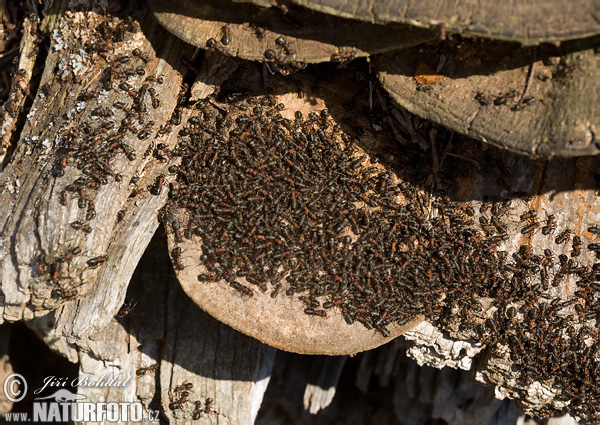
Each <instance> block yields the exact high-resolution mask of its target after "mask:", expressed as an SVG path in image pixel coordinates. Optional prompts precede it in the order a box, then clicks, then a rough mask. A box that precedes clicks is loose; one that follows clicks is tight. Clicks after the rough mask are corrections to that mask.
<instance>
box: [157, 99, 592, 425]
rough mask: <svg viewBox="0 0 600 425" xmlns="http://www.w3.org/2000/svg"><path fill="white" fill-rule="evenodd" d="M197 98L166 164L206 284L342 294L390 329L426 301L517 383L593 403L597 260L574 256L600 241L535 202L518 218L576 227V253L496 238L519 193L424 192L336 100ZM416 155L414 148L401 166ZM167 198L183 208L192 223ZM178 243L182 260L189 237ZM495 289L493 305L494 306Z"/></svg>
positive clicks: (354, 309) (331, 301)
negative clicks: (363, 147) (505, 358)
mask: <svg viewBox="0 0 600 425" xmlns="http://www.w3.org/2000/svg"><path fill="white" fill-rule="evenodd" d="M194 109H195V110H194V111H193V113H192V114H191V117H190V118H189V120H188V121H187V123H185V124H184V127H183V129H182V130H181V131H180V132H179V136H180V140H179V145H178V147H177V148H176V149H175V150H173V151H172V152H171V154H172V155H174V156H176V157H180V158H181V165H180V166H179V167H173V168H172V169H171V170H170V171H171V172H172V173H174V174H175V175H176V177H177V180H176V182H175V183H173V184H172V185H171V187H170V189H171V191H170V200H169V202H168V203H167V205H166V206H165V207H164V208H163V210H162V213H161V216H162V218H163V222H164V223H165V225H166V226H167V228H168V229H169V231H171V232H173V233H174V239H175V241H176V243H177V242H182V241H183V240H184V239H192V240H195V239H196V238H197V239H198V240H200V241H201V243H202V255H201V256H200V258H198V261H199V262H200V263H202V264H203V265H204V266H206V269H207V271H208V272H207V273H203V274H200V275H198V281H199V284H202V282H205V281H219V280H220V281H223V282H224V284H227V285H229V286H230V287H231V288H232V290H234V291H237V292H239V293H240V294H241V295H242V296H245V297H249V298H250V297H253V296H255V294H256V291H259V292H261V293H265V294H268V295H269V296H271V297H273V298H275V297H277V296H280V294H284V295H285V296H291V297H295V298H297V299H298V300H299V301H300V302H302V303H304V306H305V310H304V312H305V313H306V314H308V315H313V316H319V317H322V318H326V317H327V316H328V314H329V312H330V311H331V310H332V309H335V310H337V311H340V312H341V314H342V315H343V317H344V319H345V320H346V322H347V323H349V324H351V323H354V322H360V323H361V324H362V325H364V326H365V327H366V328H368V329H375V330H377V331H378V332H380V333H381V334H382V335H384V336H386V335H389V331H388V329H387V326H388V325H389V324H390V323H397V324H405V323H407V322H408V321H410V320H411V318H413V317H415V316H417V315H425V317H427V319H428V320H430V321H432V322H435V323H437V324H439V325H440V326H441V327H443V326H445V325H447V326H451V327H452V326H457V327H458V328H459V330H460V331H461V332H463V334H466V335H468V336H469V338H470V339H471V340H473V341H476V342H479V343H482V344H485V345H487V346H489V347H492V348H493V347H500V346H507V347H508V348H509V350H510V352H511V358H512V359H513V362H514V365H515V366H514V367H515V369H516V370H517V371H518V373H517V380H518V382H519V383H520V384H519V385H521V386H522V388H527V387H528V385H529V384H531V383H532V382H534V381H541V382H544V383H546V384H547V385H548V386H550V387H551V388H553V389H554V390H556V391H557V392H558V393H559V394H560V395H559V396H558V397H557V399H556V400H558V401H561V402H562V401H565V402H566V401H572V402H571V404H570V405H569V406H568V407H566V404H567V403H563V404H562V405H563V406H565V407H564V410H565V411H567V410H568V411H569V412H570V413H571V414H575V415H580V414H584V413H585V416H586V417H588V418H589V417H593V416H594V414H595V412H596V407H595V403H594V402H593V400H596V398H597V389H596V388H595V385H594V382H597V380H598V378H600V358H599V357H600V356H599V354H600V353H598V352H597V348H596V346H595V345H594V344H590V342H591V341H595V340H597V338H598V334H597V329H596V328H595V327H594V326H593V325H592V323H593V321H594V320H597V319H598V318H599V317H598V313H599V312H600V309H599V307H600V305H599V304H598V298H597V297H596V296H595V295H594V293H595V291H596V287H597V286H598V283H597V281H598V280H599V278H600V263H596V264H593V265H590V266H586V265H581V264H578V263H577V262H576V259H577V258H578V257H579V256H580V254H581V252H582V249H588V250H591V251H593V252H594V255H595V256H596V257H600V249H599V248H598V244H595V243H592V244H588V245H587V246H584V244H583V243H582V241H581V238H580V237H579V236H578V235H573V234H572V232H571V231H570V230H569V229H561V230H560V231H559V230H558V229H557V221H556V218H555V217H554V215H548V216H547V217H546V218H544V219H539V218H538V217H537V213H536V211H535V210H530V211H527V212H525V213H524V214H523V215H522V216H521V217H519V221H518V222H520V225H519V229H520V232H521V233H522V234H523V235H525V236H531V235H533V234H534V233H536V232H537V231H538V230H539V231H541V233H542V234H543V235H544V236H548V237H549V238H553V239H554V241H555V244H556V245H557V246H560V245H562V244H565V243H569V242H570V243H571V244H572V249H571V253H570V255H566V254H560V255H555V254H554V253H553V252H552V250H550V249H546V250H545V251H544V252H540V253H537V252H535V251H534V250H533V249H532V248H531V246H529V245H523V246H522V247H521V248H520V249H519V250H518V252H514V253H508V252H505V251H502V250H501V248H500V246H501V244H502V243H503V242H505V241H507V240H508V239H509V235H508V230H507V224H508V223H509V222H510V221H511V220H514V219H513V218H511V214H510V209H511V203H510V201H504V202H502V201H495V202H492V201H487V202H483V203H482V206H481V208H480V210H479V212H476V211H475V210H474V209H473V207H471V206H468V205H466V204H463V203H461V202H457V201H453V200H452V199H451V198H450V197H449V196H447V195H445V194H443V193H440V194H437V195H433V196H432V197H431V198H430V199H428V200H427V199H425V198H424V197H423V196H422V193H421V192H420V190H419V189H418V186H417V185H416V184H414V183H411V181H410V179H409V178H408V179H406V180H398V178H397V175H396V174H395V173H396V170H397V169H398V168H401V167H398V168H396V167H384V169H383V171H382V168H381V167H380V166H374V165H373V163H371V162H370V160H369V159H368V158H367V157H366V156H364V155H362V154H361V152H360V149H358V145H357V140H356V138H355V137H354V136H352V135H350V134H348V133H346V132H344V131H343V130H342V128H341V127H340V126H339V125H338V124H336V123H335V122H334V121H333V120H332V119H331V116H330V114H329V112H328V111H327V110H322V111H320V112H311V113H310V114H309V115H308V116H307V117H305V116H304V115H303V114H302V113H300V112H296V113H295V118H294V119H287V118H283V116H282V115H281V111H283V110H284V109H285V105H283V104H279V103H277V102H276V101H275V97H274V96H272V95H264V96H246V95H235V96H225V95H223V94H216V95H214V96H213V97H211V98H209V99H206V100H203V101H200V102H199V103H197V104H195V105H194ZM420 155H422V153H414V152H413V153H410V152H407V153H405V155H404V156H405V158H406V159H405V164H404V166H405V167H406V169H410V168H411V167H412V168H414V164H415V163H418V162H419V160H418V158H419V156H420ZM426 204H428V205H429V206H427V205H426ZM425 206H427V208H426V207H425ZM173 207H178V208H181V209H184V210H186V211H187V213H186V214H187V217H186V220H185V221H184V222H180V221H179V220H177V219H176V218H175V217H174V216H173V214H172V213H171V212H170V210H171V208H173ZM431 208H433V209H435V211H436V214H434V215H432V214H430V212H429V211H430V209H431ZM476 216H478V217H477V218H476ZM596 229H597V227H595V226H594V225H590V227H589V229H588V230H589V232H590V233H594V234H597V231H596ZM172 258H173V261H174V263H175V266H176V268H178V269H180V270H181V269H182V268H183V267H184V265H183V263H182V261H181V250H180V249H178V248H175V249H173V251H172ZM569 276H570V277H571V278H574V279H577V287H578V290H577V291H576V292H575V294H574V298H572V299H571V300H568V301H564V300H561V299H559V298H556V297H555V296H552V295H551V294H552V293H553V291H554V292H555V291H556V288H558V287H559V286H560V285H561V284H564V282H565V280H566V279H567V277H569ZM544 299H547V302H544V301H543V300H544ZM484 300H488V301H484ZM540 300H542V302H540ZM486 302H491V306H492V307H493V308H489V307H488V310H489V311H493V313H490V315H489V317H487V319H484V318H482V317H484V316H483V314H482V311H483V310H484V305H486V306H487V304H486ZM573 309H575V311H576V315H572V314H570V312H571V311H572V310H573ZM478 317H479V318H481V319H477V318H478ZM469 318H472V319H469ZM590 321H591V322H590ZM492 351H493V352H495V351H494V350H492ZM534 353H535V354H534ZM498 356H500V354H498ZM578 397H584V399H585V400H587V401H588V402H587V403H578V402H575V401H574V400H576V399H577V398H578ZM559 413H565V412H563V411H560V409H559V410H555V411H552V408H551V407H549V408H548V410H547V411H544V412H542V414H559Z"/></svg>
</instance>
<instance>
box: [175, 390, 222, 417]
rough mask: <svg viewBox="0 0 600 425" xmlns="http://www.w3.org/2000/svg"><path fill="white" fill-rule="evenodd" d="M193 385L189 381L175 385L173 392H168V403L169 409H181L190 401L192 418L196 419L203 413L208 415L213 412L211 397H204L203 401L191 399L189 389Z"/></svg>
mask: <svg viewBox="0 0 600 425" xmlns="http://www.w3.org/2000/svg"><path fill="white" fill-rule="evenodd" d="M193 387H194V385H193V384H192V383H191V382H184V383H183V384H181V385H178V386H176V387H175V388H174V389H173V392H172V393H170V398H171V402H170V403H169V409H171V410H174V411H175V410H182V409H184V406H185V405H186V404H187V403H192V405H193V406H194V409H193V410H192V420H194V421H197V420H199V419H200V418H202V417H203V416H204V415H208V414H209V413H211V412H214V408H213V399H212V398H210V397H206V398H205V399H204V401H201V400H196V401H193V402H192V401H191V400H190V399H189V397H190V391H191V389H192V388H193Z"/></svg>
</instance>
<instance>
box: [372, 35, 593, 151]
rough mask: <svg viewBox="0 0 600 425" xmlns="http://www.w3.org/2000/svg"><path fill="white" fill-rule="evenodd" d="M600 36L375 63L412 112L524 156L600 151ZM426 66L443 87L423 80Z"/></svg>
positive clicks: (389, 57)
mask: <svg viewBox="0 0 600 425" xmlns="http://www.w3.org/2000/svg"><path fill="white" fill-rule="evenodd" d="M598 45H600V38H598V37H596V38H591V39H588V40H585V41H577V42H569V43H564V44H563V45H561V47H560V48H556V47H553V46H540V47H532V48H523V47H520V46H518V45H515V44H514V43H503V42H495V41H482V40H460V41H456V42H450V41H448V42H444V43H441V44H439V43H434V44H431V45H428V46H426V47H419V48H418V49H416V48H415V49H406V50H402V51H399V52H395V53H390V54H385V55H381V56H378V57H377V58H374V61H373V66H374V68H375V69H376V70H377V71H378V72H379V79H380V80H381V82H382V83H383V86H384V88H385V89H386V90H387V91H388V92H389V93H390V94H391V95H392V97H393V98H394V100H395V101H396V102H398V104H400V105H401V106H402V107H404V108H406V109H408V110H409V111H410V112H412V113H414V114H417V115H419V116H421V117H424V118H426V119H428V120H431V121H433V122H436V123H438V124H441V125H443V126H445V127H448V128H451V129H452V130H454V131H457V132H459V133H463V134H466V135H468V136H469V137H472V138H474V139H478V140H482V141H484V142H487V143H491V144H494V145H497V146H500V147H503V148H508V149H510V150H514V151H517V152H520V153H527V154H532V155H540V156H581V155H591V154H597V153H598V152H600V149H599V141H598V137H597V134H598V129H599V128H600V121H599V118H598V117H599V116H600V113H599V111H598V106H597V105H598V102H599V100H600V59H599V58H598V55H597V54H596V53H595V51H596V49H597V46H598ZM423 64H426V65H427V66H428V67H429V68H430V69H431V74H433V75H432V76H436V77H438V78H441V80H439V82H436V83H434V84H429V85H423V84H422V83H419V81H417V79H418V78H417V77H419V75H418V74H419V70H418V69H419V67H420V66H421V67H422V66H423Z"/></svg>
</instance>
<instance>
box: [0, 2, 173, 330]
mask: <svg viewBox="0 0 600 425" xmlns="http://www.w3.org/2000/svg"><path fill="white" fill-rule="evenodd" d="M102 25H106V26H108V27H109V28H113V27H114V28H113V29H112V30H111V29H109V31H119V30H118V29H115V28H116V27H117V26H119V25H126V23H125V22H121V23H119V21H118V20H110V19H108V18H105V17H102V16H100V15H95V14H94V13H91V12H90V13H84V12H78V13H69V12H67V14H66V15H64V16H63V18H62V20H61V21H60V24H59V30H58V31H56V32H54V38H53V40H52V48H51V52H52V54H50V55H49V56H48V59H47V62H46V67H45V71H44V74H43V76H42V82H41V87H42V88H43V89H42V90H40V93H38V95H37V96H36V99H35V101H34V104H33V106H32V110H31V113H30V119H29V120H28V121H27V122H26V124H25V127H24V128H23V130H22V132H21V136H20V142H19V145H18V146H17V149H16V151H15V153H14V155H13V157H12V159H11V163H10V164H9V166H8V167H7V168H6V169H5V170H4V172H3V173H2V177H1V178H2V187H3V190H2V193H1V194H0V196H1V197H2V199H3V200H2V204H3V206H4V208H2V211H1V212H0V221H1V222H2V223H3V225H2V226H3V230H2V244H3V246H4V247H6V248H5V250H4V251H3V260H2V268H3V272H2V279H1V282H2V290H3V294H4V300H3V312H4V313H3V317H4V319H5V320H17V319H19V318H23V317H29V318H31V317H32V316H33V315H41V314H45V313H46V312H48V311H49V310H51V309H54V308H56V307H57V306H59V305H61V304H62V303H64V302H65V301H66V300H68V299H70V298H74V297H77V296H81V295H84V294H85V293H86V292H87V291H89V290H90V289H92V288H93V290H94V291H95V293H96V294H98V296H97V297H95V298H94V297H90V302H91V304H90V305H86V304H82V305H80V306H79V308H80V310H81V313H82V314H83V315H82V316H80V317H82V319H80V320H79V321H74V317H75V314H74V313H69V314H67V312H66V311H65V312H64V313H65V315H66V316H68V317H69V318H68V319H67V320H66V322H67V323H68V324H67V327H68V328H69V330H70V331H72V332H74V333H75V334H77V333H85V332H86V331H87V330H89V329H93V330H98V329H101V328H102V327H103V325H104V324H106V323H107V321H108V320H110V318H111V317H113V316H114V314H115V313H116V312H117V311H118V308H119V306H120V304H121V303H122V299H123V297H124V292H125V288H126V285H127V282H128V280H129V277H130V276H131V273H133V270H134V268H135V266H136V264H137V261H138V260H139V257H140V256H141V254H142V253H143V251H144V248H145V246H146V244H147V243H148V241H149V239H150V237H151V236H152V233H153V232H154V229H155V228H156V225H157V221H156V214H157V209H158V207H160V205H161V204H162V203H163V202H164V199H165V197H166V192H162V193H161V194H160V196H150V195H149V194H148V192H147V191H146V190H147V189H145V187H144V186H141V185H143V184H146V185H150V186H151V185H152V184H153V182H154V178H155V177H156V175H158V174H160V172H161V170H163V169H166V168H167V166H168V164H167V163H165V162H161V161H157V160H156V159H155V158H154V157H153V156H151V155H149V154H150V153H152V151H151V150H150V152H149V154H145V152H146V150H147V148H148V147H149V146H150V144H151V143H152V142H153V139H154V137H155V136H156V132H157V130H158V127H159V125H153V126H152V128H149V131H148V133H149V134H148V136H151V137H146V138H145V139H144V140H142V137H140V136H139V134H140V133H139V132H141V131H142V129H143V128H144V126H146V124H147V121H143V122H145V123H146V124H144V125H141V124H139V123H138V122H135V123H132V124H130V125H132V126H134V127H135V128H134V129H135V132H134V133H130V132H129V131H125V132H119V133H117V130H118V129H119V127H118V126H119V121H120V120H121V119H122V118H123V116H120V115H119V110H118V109H116V108H114V111H115V112H112V108H113V107H112V105H113V103H116V102H123V103H124V105H125V107H126V108H128V107H129V106H128V105H131V96H130V94H128V93H127V92H126V91H124V90H121V89H118V88H117V86H118V85H119V78H118V77H117V78H116V79H115V78H114V77H111V76H110V72H111V70H112V69H113V67H116V66H119V65H116V64H115V63H116V62H118V59H117V58H118V57H119V55H123V56H125V55H130V56H131V57H132V58H133V59H131V64H132V65H133V64H136V62H137V64H136V66H138V67H139V66H142V70H143V73H144V76H139V75H138V76H137V77H130V80H129V81H130V83H131V84H132V85H131V87H132V89H131V90H133V88H134V87H137V89H139V88H140V87H141V86H142V82H144V80H146V82H145V83H144V84H145V85H146V87H147V88H148V87H151V88H152V89H153V90H154V89H155V88H154V87H156V86H159V84H156V83H155V82H151V79H147V77H148V76H152V75H155V76H158V75H162V76H163V78H164V80H165V82H164V90H165V92H164V93H169V92H172V91H177V90H178V89H179V86H180V81H181V77H180V76H179V70H178V69H177V68H173V67H172V66H171V65H169V62H173V63H176V64H177V63H178V58H179V57H180V55H182V54H185V49H184V48H183V43H182V42H180V41H177V40H175V39H174V38H173V37H171V38H169V37H167V40H170V41H167V42H166V43H165V45H163V46H162V48H164V49H165V54H164V55H163V53H160V54H161V55H163V56H164V58H165V59H162V60H159V59H158V58H156V56H155V54H154V52H153V51H152V49H151V46H150V42H149V41H148V40H147V39H145V38H144V37H143V35H142V34H141V33H140V32H137V33H135V34H134V33H131V36H128V35H127V34H129V33H126V31H125V30H123V32H124V37H125V41H124V42H120V43H115V46H114V47H115V49H116V51H115V53H111V54H110V56H108V57H105V56H106V55H104V56H102V55H100V54H99V53H98V52H97V51H92V52H90V53H89V54H88V56H85V55H84V56H81V55H80V52H81V51H83V50H82V49H85V45H86V43H90V42H91V41H93V40H95V42H96V43H98V44H100V43H101V42H103V39H102V37H103V36H102V35H101V34H100V32H99V28H103V27H102ZM127 25H129V24H128V23H127ZM131 25H136V24H131ZM78 26H81V27H82V28H86V30H85V31H83V32H80V31H79V29H77V30H75V28H78ZM88 26H89V28H88ZM156 26H157V24H156V23H154V27H151V28H150V29H151V30H152V31H155V29H156ZM76 31H77V32H76ZM161 31H163V30H162V29H160V30H159V32H158V33H156V36H159V37H160V32H161ZM108 41H110V42H112V41H111V40H108ZM104 42H107V41H104ZM136 48H137V49H139V50H140V51H141V52H142V53H140V55H151V57H152V60H151V61H150V62H149V63H148V64H147V66H146V65H145V64H144V60H146V59H143V60H142V59H138V57H136V56H135V55H133V54H132V51H133V50H134V49H136ZM149 60H150V59H149ZM179 66H181V65H179ZM55 69H58V72H55V71H54V70H55ZM132 69H133V68H132ZM114 72H118V71H114ZM107 75H108V76H107ZM134 75H137V74H135V73H134ZM113 79H114V80H115V81H113ZM121 81H123V80H121ZM103 87H104V88H103ZM107 89H109V90H107ZM137 89H136V90H137ZM155 90H159V89H155ZM81 93H93V95H92V96H91V98H89V96H87V95H86V94H84V95H83V96H84V97H83V98H82V97H81ZM146 93H147V92H146ZM146 96H147V97H149V96H148V94H146ZM158 96H159V97H160V98H161V99H160V101H161V103H160V105H158V107H157V108H153V107H151V106H150V102H149V99H147V98H145V99H142V100H141V102H143V103H145V102H147V105H146V106H144V107H145V108H147V109H148V111H147V113H146V117H145V118H144V120H155V121H156V122H157V123H164V122H165V121H166V120H167V119H168V117H169V116H170V114H171V113H172V111H173V109H174V107H175V103H176V100H177V99H176V98H174V97H172V96H164V95H162V96H161V95H160V94H159V95H158ZM82 99H85V100H82ZM102 110H108V111H109V112H110V114H111V115H114V117H104V118H103V117H102V115H105V114H108V112H102ZM48 111H52V112H51V113H48ZM98 111H100V112H98ZM121 115H123V112H121ZM107 118H108V119H107ZM115 121H116V123H115ZM140 121H141V122H142V119H141V118H140ZM103 123H109V124H110V123H114V124H111V125H113V127H112V129H110V128H109V129H108V130H106V131H101V130H100V129H101V125H103ZM78 126H79V127H81V126H88V127H89V128H91V129H93V130H91V131H93V132H94V133H92V134H91V135H90V132H89V131H86V130H84V131H80V130H78V129H77V127H78ZM107 128H108V127H107ZM93 136H96V137H98V143H99V148H95V147H94V145H91V146H90V140H91V137H93ZM78 138H79V139H82V140H83V141H82V142H81V143H84V142H85V143H87V144H88V148H87V149H88V151H86V152H91V153H90V156H91V158H92V159H91V164H92V166H96V165H94V159H93V158H94V157H95V158H99V159H98V160H97V161H98V162H97V164H98V165H97V166H98V167H101V171H92V173H91V176H90V171H89V170H88V171H87V172H86V174H82V172H80V171H79V168H81V167H83V168H84V170H85V169H86V167H88V166H89V165H90V162H89V161H90V159H89V158H88V157H87V156H85V155H88V154H86V153H85V152H83V153H82V152H81V149H79V150H78V148H77V146H73V144H74V143H75V142H74V140H78ZM111 143H112V145H113V146H115V145H116V144H119V143H120V144H122V145H123V146H125V148H123V149H124V150H127V151H129V152H132V154H131V156H130V159H127V158H126V157H125V155H124V154H121V153H117V152H114V153H113V154H112V155H111V156H110V157H108V158H105V157H104V156H105V154H104V153H103V152H102V151H101V149H107V145H110V144H111ZM65 149H66V150H67V151H66V153H65ZM94 149H96V151H94ZM103 155H104V156H103ZM128 155H129V154H128ZM133 155H135V157H134V156H133ZM86 158H88V159H86ZM86 161H88V163H87V165H86ZM103 161H106V162H103ZM109 162H110V163H109ZM102 167H103V168H102ZM94 173H96V176H95V177H94ZM62 174H64V175H62ZM111 174H112V175H113V176H115V177H114V178H113V177H112V176H111ZM98 175H100V176H99V177H98ZM134 175H141V176H142V177H143V178H142V180H141V182H140V184H138V185H130V184H129V182H130V180H131V178H132V177H133V176H134ZM77 178H84V180H83V183H80V184H79V185H77V184H74V183H73V182H74V181H75V180H76V179H77ZM99 179H100V180H99ZM101 179H105V181H104V182H106V183H107V184H106V185H104V184H103V183H104V182H103V181H102V180H101ZM112 180H118V181H117V182H113V181H112ZM69 185H70V186H71V187H73V186H75V189H74V192H69V189H68V187H69ZM132 188H141V190H140V192H144V196H143V199H144V200H143V201H142V197H138V198H137V199H135V198H134V197H132V198H131V199H129V198H130V194H131V191H132ZM134 190H135V189H134ZM78 192H81V194H80V195H78ZM82 195H83V196H84V197H86V198H85V199H84V200H83V201H84V202H83V206H84V209H80V208H78V202H80V201H78V199H77V197H78V196H79V197H81V196H82ZM146 195H147V196H146ZM92 202H93V204H92ZM136 202H138V203H139V204H138V205H139V207H141V208H139V209H136V206H135V204H136ZM62 204H65V205H62ZM86 205H87V209H85V208H86ZM120 210H126V214H125V217H126V219H125V220H123V222H122V223H119V220H118V219H117V216H118V212H119V211H120ZM134 211H135V212H134ZM90 214H91V215H90ZM86 215H87V217H86ZM73 223H75V224H77V226H78V227H80V228H83V229H84V230H85V229H86V228H89V230H88V231H82V230H78V229H76V228H75V224H73ZM115 229H117V230H115ZM134 229H137V231H134ZM113 234H117V235H119V236H118V237H117V238H116V240H113ZM74 249H78V250H80V251H81V255H79V254H70V252H73V250H74ZM107 254H108V255H107ZM111 254H112V255H111ZM104 256H107V257H108V259H107V260H106V261H105V262H104V264H102V263H100V262H99V264H100V265H99V266H98V267H96V268H90V267H89V265H88V261H90V260H91V261H95V260H94V259H95V258H97V257H104ZM101 259H102V258H101ZM90 264H91V263H90ZM117 264H119V265H118V266H117ZM98 276H104V277H103V278H101V281H100V283H99V284H96V281H97V279H98ZM101 282H104V283H101ZM108 294H111V295H110V296H108ZM92 300H93V301H92ZM105 300H108V304H106V301H105ZM99 306H103V307H104V308H105V309H106V310H104V311H105V312H106V313H102V314H106V316H105V318H104V319H102V320H98V321H97V322H96V321H95V320H93V321H90V320H89V319H90V314H91V313H92V312H93V314H92V317H96V318H97V319H100V318H99V317H98V314H99V312H100V311H103V310H102V309H98V308H97V307H99ZM94 322H96V325H95V326H96V327H95V328H94V325H92V323H94ZM61 326H62V325H61ZM78 328H79V329H78ZM73 329H74V330H73Z"/></svg>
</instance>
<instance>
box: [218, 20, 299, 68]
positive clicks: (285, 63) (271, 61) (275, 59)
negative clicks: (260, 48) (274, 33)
mask: <svg viewBox="0 0 600 425" xmlns="http://www.w3.org/2000/svg"><path fill="white" fill-rule="evenodd" d="M250 28H251V29H252V30H253V34H254V35H255V36H256V38H257V39H259V40H264V39H265V38H267V37H268V36H269V35H270V33H269V31H268V30H266V29H264V28H263V27H260V26H258V25H256V24H251V25H250ZM230 41H231V35H230V29H229V24H225V25H224V26H223V27H221V38H220V44H219V42H218V41H217V40H216V39H215V38H209V39H208V40H206V47H207V48H208V49H211V50H214V51H217V52H219V53H224V48H223V46H228V45H229V43H230ZM275 45H276V46H277V47H276V49H266V50H265V51H264V53H263V56H264V58H265V66H266V67H267V68H268V69H269V70H270V71H271V73H279V74H281V75H284V76H287V75H290V74H292V73H294V72H298V71H301V70H303V69H305V68H306V64H305V63H304V62H299V61H296V60H294V59H293V57H294V54H295V51H294V48H293V47H292V45H291V44H290V42H289V41H288V40H286V38H285V37H284V36H282V35H280V36H279V37H277V38H276V39H275Z"/></svg>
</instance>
